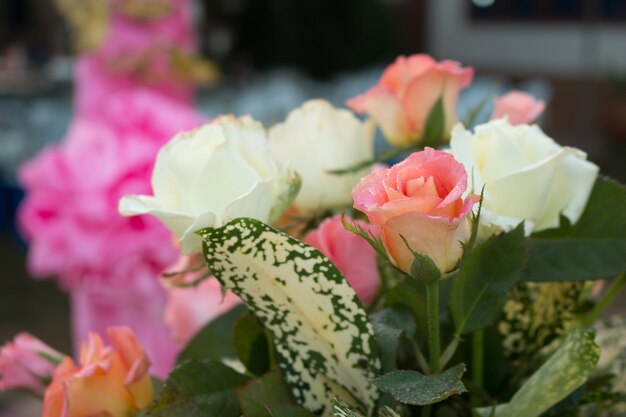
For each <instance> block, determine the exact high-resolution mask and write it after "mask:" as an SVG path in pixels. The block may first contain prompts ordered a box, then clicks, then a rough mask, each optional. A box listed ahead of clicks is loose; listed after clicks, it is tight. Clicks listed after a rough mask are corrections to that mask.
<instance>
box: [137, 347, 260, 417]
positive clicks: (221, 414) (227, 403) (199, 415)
mask: <svg viewBox="0 0 626 417" xmlns="http://www.w3.org/2000/svg"><path fill="white" fill-rule="evenodd" d="M247 381H248V378H247V377H245V376H244V375H241V374H239V373H237V372H235V371H234V370H232V369H231V368H229V367H227V366H225V365H224V364H222V363H221V362H218V361H216V360H213V359H207V360H204V361H197V360H193V359H192V360H190V361H188V362H185V363H184V364H182V365H179V366H177V367H176V368H175V369H174V370H173V371H172V373H170V375H169V377H168V378H167V380H166V381H165V383H164V386H163V389H162V390H161V393H160V394H159V396H158V397H157V398H156V400H155V401H154V403H153V404H152V405H151V406H150V408H149V409H148V411H147V412H146V413H145V414H146V415H147V416H151V417H180V416H185V417H239V416H240V415H241V410H240V409H239V405H238V403H237V397H236V395H235V392H234V389H235V388H237V387H240V386H242V385H243V384H245V383H246V382H247Z"/></svg>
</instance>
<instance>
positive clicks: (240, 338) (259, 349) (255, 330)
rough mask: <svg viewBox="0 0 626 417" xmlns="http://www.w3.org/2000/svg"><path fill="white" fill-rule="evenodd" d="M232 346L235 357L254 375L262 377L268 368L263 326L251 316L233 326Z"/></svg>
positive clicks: (242, 318)
mask: <svg viewBox="0 0 626 417" xmlns="http://www.w3.org/2000/svg"><path fill="white" fill-rule="evenodd" d="M233 344H234V346H235V352H236V353H237V357H238V358H239V360H240V361H241V363H243V364H244V366H245V367H246V369H247V370H248V371H250V372H251V373H253V374H254V375H263V374H264V373H266V372H267V371H269V368H270V361H269V348H268V340H267V337H266V336H265V331H264V329H263V326H262V325H261V323H259V321H258V320H257V319H256V317H254V316H253V315H252V314H246V315H245V316H243V317H241V318H240V319H239V320H238V321H237V323H236V324H235V328H234V330H233Z"/></svg>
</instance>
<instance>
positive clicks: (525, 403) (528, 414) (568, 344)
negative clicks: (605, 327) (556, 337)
mask: <svg viewBox="0 0 626 417" xmlns="http://www.w3.org/2000/svg"><path fill="white" fill-rule="evenodd" d="M593 338H594V334H593V332H589V331H584V330H576V331H574V332H573V333H571V334H570V335H569V336H568V337H567V338H566V339H565V341H564V342H563V344H562V345H561V346H560V347H559V348H558V349H557V351H556V352H554V354H553V355H552V356H551V357H550V359H548V361H547V362H546V363H544V364H543V365H542V366H541V368H539V369H538V370H537V371H536V372H535V373H534V374H533V376H531V377H530V378H529V379H528V380H527V381H526V382H525V383H524V384H523V385H522V387H521V388H520V389H519V390H518V391H517V393H515V395H513V397H512V398H511V401H509V402H508V403H506V404H500V405H498V406H497V407H496V409H495V410H496V414H495V415H496V416H497V417H519V416H524V417H537V416H539V415H541V413H543V412H544V411H546V410H548V409H549V408H550V407H552V406H553V405H554V404H557V403H558V402H559V401H561V400H562V399H563V398H565V397H567V396H568V395H569V394H570V393H572V392H574V390H576V389H577V388H578V387H580V386H581V385H582V384H583V383H584V382H585V381H586V380H587V378H588V377H589V375H591V373H592V372H593V370H594V368H595V367H596V364H597V363H598V359H599V358H600V348H598V346H597V345H596V344H595V343H594V342H593ZM493 409H494V408H493V407H483V408H479V409H476V410H475V411H476V413H477V414H478V415H479V416H482V417H487V416H490V415H491V413H492V412H493Z"/></svg>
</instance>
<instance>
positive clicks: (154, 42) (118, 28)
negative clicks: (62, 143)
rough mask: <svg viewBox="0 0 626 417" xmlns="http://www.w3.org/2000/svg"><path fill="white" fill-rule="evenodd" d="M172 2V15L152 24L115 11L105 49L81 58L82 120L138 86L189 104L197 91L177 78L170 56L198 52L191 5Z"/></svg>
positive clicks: (76, 79)
mask: <svg viewBox="0 0 626 417" xmlns="http://www.w3.org/2000/svg"><path fill="white" fill-rule="evenodd" d="M110 1H111V2H112V3H114V2H115V0H110ZM117 1H119V0H117ZM169 3H170V4H171V6H173V9H172V13H170V14H169V15H167V16H166V17H164V18H162V19H157V20H154V21H145V20H141V21H139V20H133V19H131V18H129V17H128V16H125V15H124V14H122V13H120V12H119V11H117V10H115V9H114V10H113V12H112V14H111V18H110V21H109V25H110V26H109V29H108V31H107V36H106V39H105V41H104V43H103V45H102V47H101V48H100V49H98V50H96V51H93V52H90V53H87V54H83V55H82V56H80V57H79V58H78V59H77V63H76V67H75V74H74V82H75V102H76V114H77V115H78V116H83V117H85V116H86V117H96V118H97V117H98V116H99V115H100V113H101V112H102V111H103V110H104V109H105V108H106V105H107V100H106V99H107V98H108V97H109V96H111V95H114V94H116V93H119V92H122V91H126V90H128V89H129V88H131V89H132V88H134V87H136V86H143V87H146V88H149V89H151V90H153V91H156V92H159V93H161V94H163V95H164V96H166V97H168V98H170V99H173V100H176V101H179V102H182V103H186V104H191V102H192V100H193V87H192V86H191V85H190V84H189V83H187V82H185V81H181V80H179V79H177V77H176V74H174V73H173V65H172V55H171V54H172V52H173V51H174V50H177V51H182V52H192V51H194V50H195V48H196V41H195V32H194V28H193V16H192V10H191V1H189V0H169Z"/></svg>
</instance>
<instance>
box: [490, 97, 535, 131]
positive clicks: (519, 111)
mask: <svg viewBox="0 0 626 417" xmlns="http://www.w3.org/2000/svg"><path fill="white" fill-rule="evenodd" d="M545 108H546V103H545V102H544V101H543V100H537V99H536V98H535V97H533V96H531V95H530V94H528V93H525V92H524V91H518V90H513V91H509V92H508V93H507V94H505V95H503V96H501V97H496V98H495V99H494V110H493V114H492V115H491V120H494V119H501V118H503V117H508V119H509V123H511V124H512V125H521V124H530V123H533V122H534V121H535V120H537V119H538V118H539V116H541V113H543V111H544V109H545Z"/></svg>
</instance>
